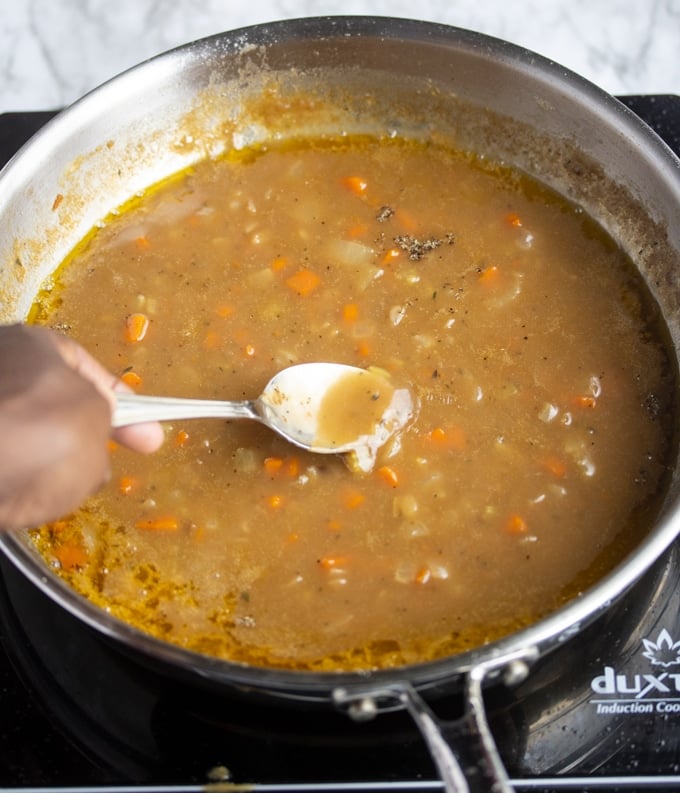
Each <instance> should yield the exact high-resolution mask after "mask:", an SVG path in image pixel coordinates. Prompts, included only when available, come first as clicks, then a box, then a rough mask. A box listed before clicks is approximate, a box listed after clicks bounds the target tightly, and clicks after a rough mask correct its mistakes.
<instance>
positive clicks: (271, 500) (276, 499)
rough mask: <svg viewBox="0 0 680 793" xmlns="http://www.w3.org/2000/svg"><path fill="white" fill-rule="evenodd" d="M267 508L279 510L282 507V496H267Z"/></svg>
mask: <svg viewBox="0 0 680 793" xmlns="http://www.w3.org/2000/svg"><path fill="white" fill-rule="evenodd" d="M267 506H268V507H269V509H275V510H276V509H281V507H282V506H283V496H279V495H271V496H267Z"/></svg>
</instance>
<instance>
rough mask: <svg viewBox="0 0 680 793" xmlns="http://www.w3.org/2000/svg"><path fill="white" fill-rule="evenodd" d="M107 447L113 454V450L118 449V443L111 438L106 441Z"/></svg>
mask: <svg viewBox="0 0 680 793" xmlns="http://www.w3.org/2000/svg"><path fill="white" fill-rule="evenodd" d="M106 448H107V449H108V450H109V454H113V452H115V451H118V444H117V443H116V442H115V441H113V440H111V439H110V438H109V440H108V441H107V442H106Z"/></svg>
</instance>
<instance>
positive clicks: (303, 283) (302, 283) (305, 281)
mask: <svg viewBox="0 0 680 793" xmlns="http://www.w3.org/2000/svg"><path fill="white" fill-rule="evenodd" d="M320 283H321V278H319V276H318V275H317V274H316V273H315V272H314V271H313V270H305V269H303V270H298V271H297V272H296V273H293V275H291V276H290V277H288V278H286V286H287V287H288V288H289V289H292V290H293V292H297V294H298V295H300V297H308V296H309V295H311V294H312V292H314V290H315V289H316V288H317V287H318V286H319V284H320Z"/></svg>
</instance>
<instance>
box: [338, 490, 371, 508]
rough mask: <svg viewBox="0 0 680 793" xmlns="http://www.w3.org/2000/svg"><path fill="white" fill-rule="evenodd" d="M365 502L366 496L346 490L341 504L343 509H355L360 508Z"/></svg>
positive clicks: (357, 491)
mask: <svg viewBox="0 0 680 793" xmlns="http://www.w3.org/2000/svg"><path fill="white" fill-rule="evenodd" d="M365 500H366V496H364V494H363V493H361V492H360V491H359V490H348V491H346V492H345V494H344V497H343V500H342V503H343V505H344V507H345V509H357V507H360V506H361V505H362V504H363V503H364V501H365Z"/></svg>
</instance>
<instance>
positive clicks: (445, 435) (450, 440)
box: [425, 425, 467, 451]
mask: <svg viewBox="0 0 680 793" xmlns="http://www.w3.org/2000/svg"><path fill="white" fill-rule="evenodd" d="M425 437H426V438H427V440H428V441H429V442H430V443H431V444H432V445H433V446H438V447H440V448H442V449H457V450H459V451H462V450H463V449H464V448H465V446H466V444H467V438H466V436H465V430H464V429H463V428H462V427H458V426H457V425H450V426H448V427H446V428H444V427H435V428H434V429H433V430H431V431H430V432H428V433H427V435H426V436H425Z"/></svg>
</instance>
